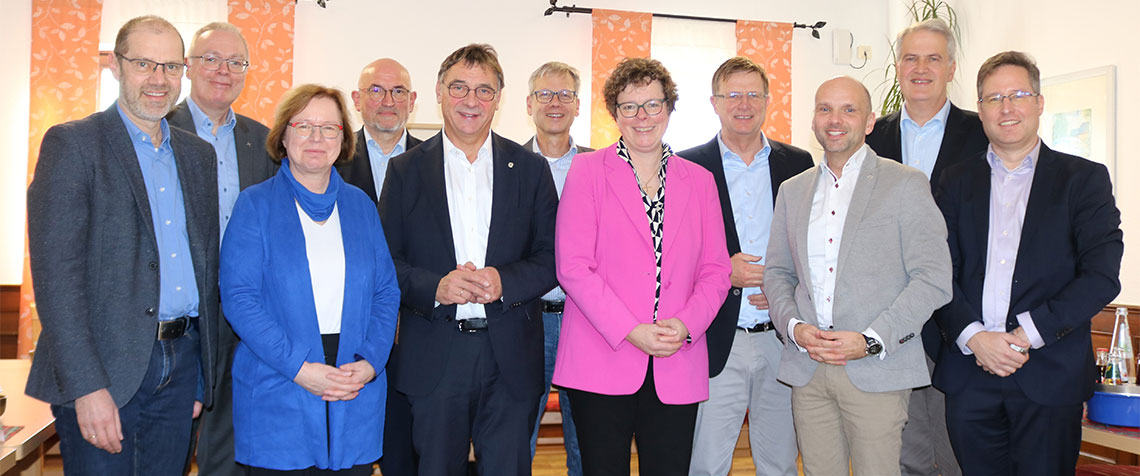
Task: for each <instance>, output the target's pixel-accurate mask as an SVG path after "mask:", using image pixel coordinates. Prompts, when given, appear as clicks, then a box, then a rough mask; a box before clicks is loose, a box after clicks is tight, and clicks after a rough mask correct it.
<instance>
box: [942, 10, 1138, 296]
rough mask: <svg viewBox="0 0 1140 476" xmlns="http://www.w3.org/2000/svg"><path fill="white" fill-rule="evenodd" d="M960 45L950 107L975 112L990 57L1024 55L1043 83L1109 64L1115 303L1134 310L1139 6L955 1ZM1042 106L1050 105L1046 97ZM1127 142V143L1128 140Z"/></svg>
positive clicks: (1136, 242) (1135, 282) (1136, 233)
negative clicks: (1117, 263) (1118, 246)
mask: <svg viewBox="0 0 1140 476" xmlns="http://www.w3.org/2000/svg"><path fill="white" fill-rule="evenodd" d="M954 3H955V7H956V8H957V11H958V13H959V15H960V17H959V18H960V21H961V23H962V25H963V30H962V35H963V36H964V37H965V41H964V43H965V45H964V48H963V49H962V54H963V57H962V58H961V59H960V60H959V63H958V82H957V83H958V87H957V88H955V89H954V90H952V99H953V100H954V101H955V103H956V104H959V105H961V106H963V107H967V108H970V109H975V110H976V107H975V104H976V101H977V93H976V89H975V84H976V80H977V72H978V67H980V66H981V64H982V62H984V61H985V60H986V59H987V58H989V57H990V56H992V55H993V54H995V53H999V52H1001V51H1006V50H1018V51H1024V52H1027V53H1029V54H1030V55H1032V56H1033V57H1034V58H1035V59H1036V60H1037V66H1038V67H1039V68H1040V69H1041V76H1042V78H1049V77H1053V76H1059V75H1063V74H1067V73H1072V72H1076V71H1082V70H1086V69H1091V68H1096V67H1099V66H1105V65H1110V64H1114V65H1116V104H1117V117H1116V137H1117V139H1116V205H1117V207H1119V208H1120V209H1121V214H1122V222H1123V223H1122V225H1121V228H1122V229H1123V230H1124V263H1123V266H1122V268H1121V273H1120V281H1121V284H1122V285H1123V291H1122V292H1121V293H1120V296H1119V297H1117V299H1116V302H1120V303H1127V304H1140V250H1138V249H1137V248H1138V247H1140V187H1137V186H1136V183H1137V182H1138V181H1140V161H1138V160H1137V159H1136V157H1137V156H1140V142H1138V141H1136V140H1135V139H1134V137H1135V136H1133V135H1132V134H1133V133H1134V132H1132V131H1135V130H1137V129H1140V116H1137V115H1136V114H1134V113H1133V110H1132V108H1133V107H1135V106H1136V105H1140V89H1138V86H1140V55H1137V54H1136V53H1135V50H1133V49H1132V45H1134V44H1135V43H1136V41H1135V38H1134V37H1133V36H1132V34H1133V33H1135V31H1133V30H1132V28H1135V25H1134V23H1135V21H1136V20H1137V19H1140V2H1136V1H1134V0H1086V1H1083V2H1080V5H1079V6H1075V5H1074V4H1073V3H1072V2H1070V1H1063V0H1008V1H1003V2H988V1H980V0H958V1H956V2H954ZM1045 101H1046V103H1048V101H1049V98H1048V97H1046V98H1045ZM1130 138H1133V139H1130Z"/></svg>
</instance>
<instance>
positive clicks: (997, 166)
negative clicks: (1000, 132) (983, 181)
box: [986, 138, 1041, 175]
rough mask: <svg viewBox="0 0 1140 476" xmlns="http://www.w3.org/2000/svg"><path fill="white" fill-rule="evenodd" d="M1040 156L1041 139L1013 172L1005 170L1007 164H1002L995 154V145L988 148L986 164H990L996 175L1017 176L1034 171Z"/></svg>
mask: <svg viewBox="0 0 1140 476" xmlns="http://www.w3.org/2000/svg"><path fill="white" fill-rule="evenodd" d="M1040 155H1041V139H1040V138H1038V139H1037V145H1034V146H1033V149H1031V150H1030V151H1029V155H1026V156H1025V158H1024V159H1021V163H1020V164H1018V166H1017V168H1015V169H1013V170H1009V169H1007V168H1005V164H1004V163H1002V161H1001V157H998V156H997V154H996V153H994V146H993V144H990V145H989V146H988V147H986V162H989V164H990V170H992V171H993V172H994V173H996V174H1001V175H1004V174H1016V173H1019V172H1023V171H1031V170H1033V169H1034V167H1035V166H1036V164H1037V158H1038V157H1039V156H1040Z"/></svg>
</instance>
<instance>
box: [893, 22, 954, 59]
mask: <svg viewBox="0 0 1140 476" xmlns="http://www.w3.org/2000/svg"><path fill="white" fill-rule="evenodd" d="M916 31H929V32H932V33H938V34H939V35H942V37H943V38H946V54H947V55H949V56H950V58H948V59H949V60H950V61H956V60H957V58H958V40H955V39H954V32H953V31H950V25H947V24H946V22H945V21H943V20H942V19H941V18H930V19H927V20H923V21H920V22H918V23H915V24H913V25H911V26H908V27H906V28H903V29H902V31H900V32H899V34H898V36H895V59H902V58H901V57H902V44H903V38H906V36H907V35H909V34H911V33H914V32H916Z"/></svg>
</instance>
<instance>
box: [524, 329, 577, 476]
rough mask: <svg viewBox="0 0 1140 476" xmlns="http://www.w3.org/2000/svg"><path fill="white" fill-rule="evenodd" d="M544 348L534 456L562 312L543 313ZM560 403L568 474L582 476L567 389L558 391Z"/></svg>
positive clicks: (531, 445) (531, 448) (532, 440)
mask: <svg viewBox="0 0 1140 476" xmlns="http://www.w3.org/2000/svg"><path fill="white" fill-rule="evenodd" d="M542 326H543V349H544V354H545V355H544V357H545V361H546V386H545V387H543V388H544V391H543V392H542V399H540V400H539V401H538V419H537V420H536V421H535V422H534V434H532V435H531V437H530V455H531V457H533V456H534V450H535V445H536V444H537V443H538V427H539V425H540V424H541V423H542V413H543V412H545V411H546V400H547V397H549V396H550V381H551V380H553V379H554V358H555V356H556V355H558V335H559V333H560V332H561V331H562V314H561V313H558V314H551V313H546V312H544V313H542ZM558 405H559V406H560V407H561V408H562V442H563V445H564V446H565V447H566V473H567V476H582V452H581V450H579V449H578V432H577V430H576V429H575V428H574V418H573V417H572V416H571V415H570V397H568V396H567V394H566V391H565V390H559V391H558Z"/></svg>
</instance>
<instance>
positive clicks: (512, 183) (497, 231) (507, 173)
mask: <svg viewBox="0 0 1140 476" xmlns="http://www.w3.org/2000/svg"><path fill="white" fill-rule="evenodd" d="M491 152H492V156H491V160H492V161H491V164H492V168H493V171H492V176H493V177H494V178H493V180H494V182H493V184H494V185H493V186H492V187H491V225H490V226H489V227H488V230H487V236H488V237H495V236H503V234H504V233H503V227H505V226H507V223H509V222H510V215H511V211H512V207H511V205H512V204H517V203H519V200H520V197H519V184H518V179H519V177H518V173H517V172H516V171H515V168H516V164H515V163H514V157H512V155H513V154H509V153H508V151H507V144H506V139H504V138H502V137H501V136H499V135H498V134H495V133H494V132H492V133H491ZM497 243H498V240H494V239H490V238H488V240H487V256H486V258H485V260H486V261H485V262H486V263H487V264H488V265H489V264H490V263H498V262H499V261H496V259H497V258H498V256H496V255H497V254H498V251H499V247H498V246H495V245H496V244H497Z"/></svg>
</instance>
